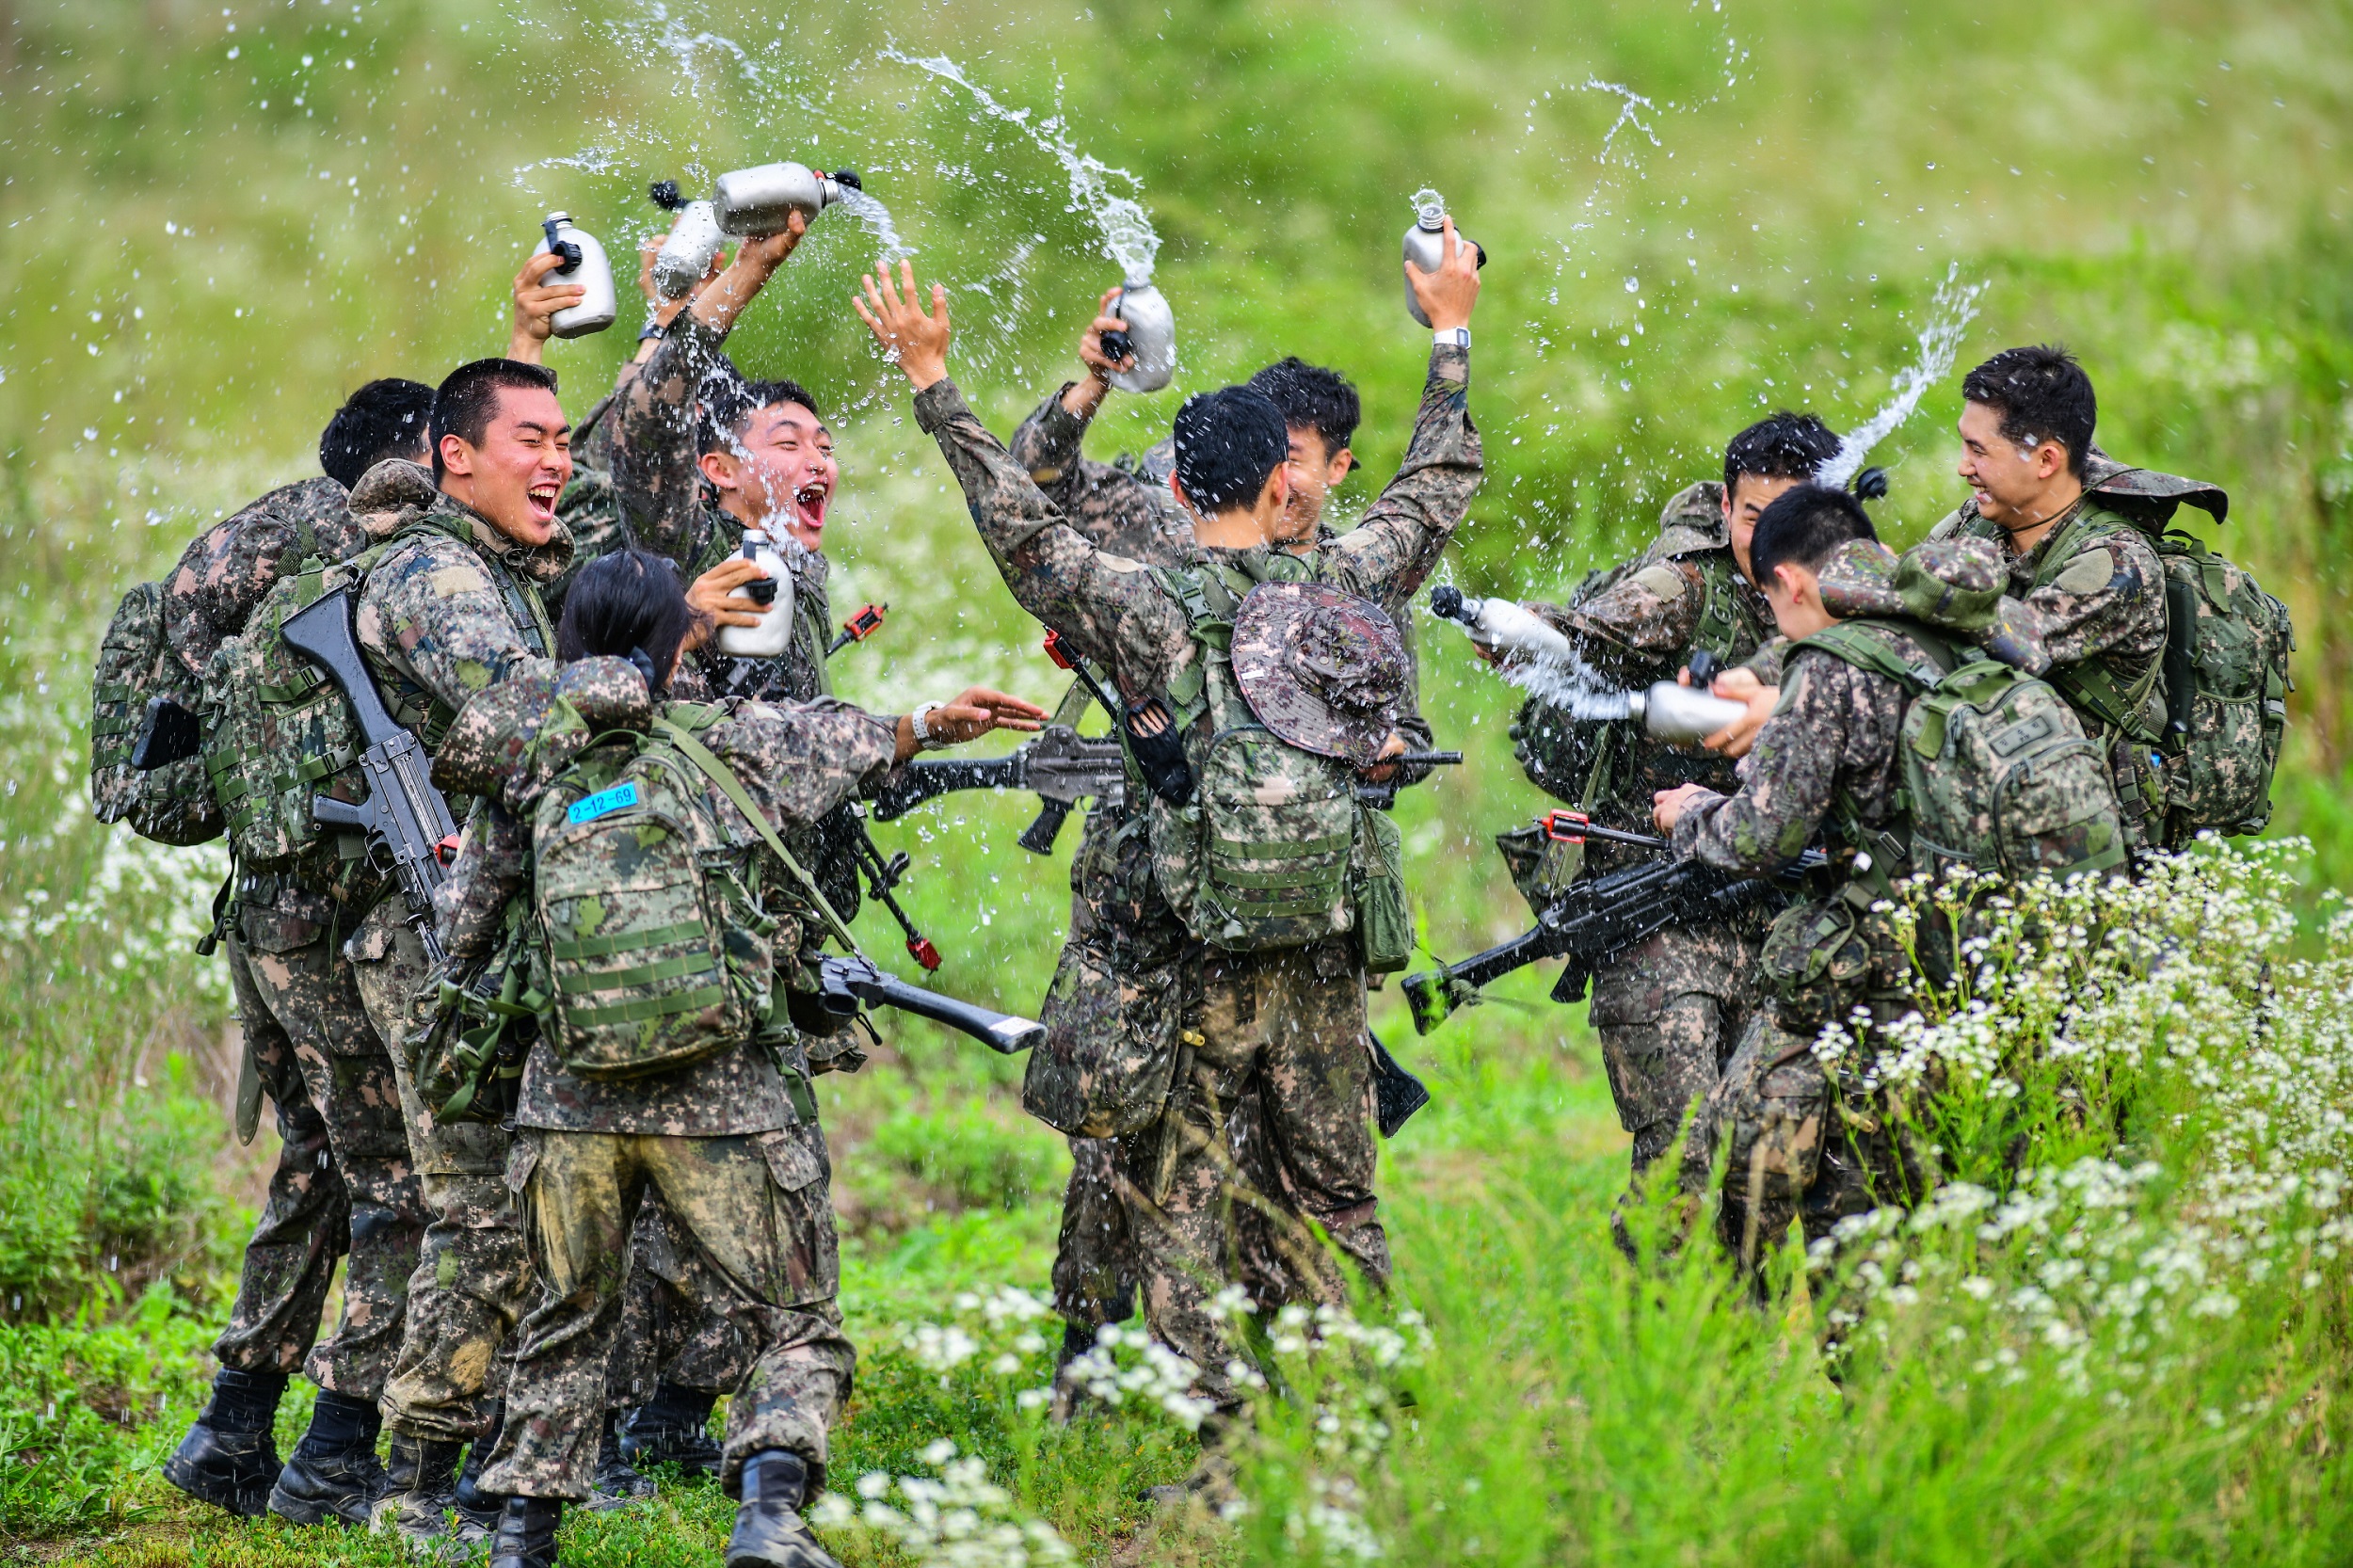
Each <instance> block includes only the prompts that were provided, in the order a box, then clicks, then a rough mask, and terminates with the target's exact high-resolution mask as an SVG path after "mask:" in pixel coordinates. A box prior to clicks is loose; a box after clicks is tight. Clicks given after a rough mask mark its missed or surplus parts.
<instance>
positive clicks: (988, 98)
mask: <svg viewBox="0 0 2353 1568" xmlns="http://www.w3.org/2000/svg"><path fill="white" fill-rule="evenodd" d="M881 57H882V58H883V59H886V60H896V61H897V62H898V63H900V64H901V65H911V66H913V67H915V68H916V69H917V70H918V71H922V72H929V73H930V74H932V75H934V76H936V77H938V78H939V79H940V80H941V81H944V82H952V83H953V84H954V85H955V86H957V87H960V88H963V89H964V90H965V91H966V92H968V93H970V94H971V95H972V102H974V103H975V104H979V105H980V106H981V109H982V111H983V112H984V113H985V114H987V115H988V116H989V117H990V118H992V119H995V120H1002V121H1004V122H1005V123H1006V124H1008V125H1010V126H1012V127H1013V128H1014V129H1015V130H1016V131H1019V132H1020V133H1021V134H1022V135H1023V136H1027V137H1029V139H1030V140H1031V141H1032V143H1034V144H1035V145H1036V146H1037V148H1038V150H1039V151H1040V152H1044V153H1046V154H1047V155H1048V157H1050V158H1052V159H1053V160H1054V161H1055V162H1056V163H1059V164H1060V165H1062V168H1063V173H1064V176H1065V177H1067V178H1068V180H1069V182H1070V200H1071V201H1072V203H1073V205H1074V206H1076V207H1077V208H1078V209H1080V210H1081V211H1083V212H1084V213H1086V215H1087V216H1089V217H1092V218H1093V219H1094V220H1095V227H1096V229H1097V230H1098V231H1099V232H1101V233H1102V236H1103V254H1104V255H1105V256H1108V257H1109V258H1111V260H1112V261H1113V262H1115V263H1117V264H1118V265H1119V267H1120V275H1121V277H1122V279H1123V280H1126V281H1128V282H1136V283H1145V282H1149V281H1151V280H1152V266H1153V263H1154V262H1155V260H1156V259H1157V258H1158V257H1159V255H1160V233H1159V232H1158V231H1156V230H1155V229H1154V228H1153V227H1152V216H1151V215H1150V214H1149V213H1147V212H1145V211H1144V206H1143V204H1142V203H1141V202H1139V201H1137V200H1135V199H1134V197H1131V196H1120V195H1117V194H1115V193H1113V191H1112V181H1114V180H1118V181H1124V182H1125V183H1126V184H1127V185H1128V189H1129V190H1131V191H1134V192H1136V193H1137V194H1139V195H1140V194H1142V192H1143V190H1144V182H1143V181H1142V180H1140V179H1138V178H1137V177H1136V176H1135V175H1133V174H1130V173H1128V171H1127V170H1126V169H1124V168H1112V167H1111V166H1110V165H1108V164H1105V163H1104V162H1103V161H1102V160H1100V159H1099V158H1096V157H1093V156H1090V155H1089V154H1087V153H1084V152H1080V151H1079V149H1078V147H1077V146H1076V145H1075V144H1073V143H1072V141H1071V140H1070V136H1069V134H1068V121H1067V120H1065V119H1064V117H1063V116H1062V115H1061V114H1059V113H1057V114H1055V115H1053V116H1051V117H1049V118H1048V119H1046V120H1040V121H1038V122H1037V123H1036V124H1032V123H1031V121H1030V117H1031V111H1030V110H1028V109H1012V108H1007V107H1006V106H1005V105H1004V104H1000V103H999V102H998V101H997V100H996V98H995V97H994V96H993V95H991V94H990V92H989V91H988V89H987V88H984V87H982V86H980V85H979V84H978V83H976V82H974V81H973V80H972V79H971V78H970V77H968V76H967V75H966V74H965V73H964V70H963V68H962V67H961V66H959V65H957V64H956V62H955V61H953V60H952V59H950V58H948V57H947V56H944V55H935V56H931V57H929V58H927V59H919V58H918V57H916V56H913V55H908V54H904V53H902V52H901V51H900V50H899V49H898V48H897V47H896V46H895V45H893V46H886V47H885V48H884V49H883V50H882V52H881Z"/></svg>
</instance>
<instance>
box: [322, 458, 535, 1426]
mask: <svg viewBox="0 0 2353 1568" xmlns="http://www.w3.org/2000/svg"><path fill="white" fill-rule="evenodd" d="M387 470H392V472H387ZM353 507H354V509H355V511H359V512H361V513H370V512H373V513H376V514H377V516H378V517H379V518H380V519H381V522H380V523H378V522H376V520H374V519H372V520H371V522H372V526H376V527H377V529H378V532H380V533H382V534H385V535H389V534H391V533H393V532H395V531H412V532H410V533H409V536H408V537H407V538H404V539H401V540H399V541H397V542H396V543H394V544H393V546H392V548H391V549H390V550H389V551H387V552H386V553H385V554H384V555H383V556H382V557H381V558H380V559H379V560H378V561H377V562H376V566H375V568H374V569H372V570H371V571H370V572H369V573H368V578H367V583H366V585H365V586H364V587H363V588H362V590H361V592H360V601H359V607H358V612H357V616H356V624H357V628H358V633H359V641H360V651H361V653H362V655H363V656H364V657H365V658H366V660H367V663H368V667H369V670H370V672H371V673H372V674H373V675H374V676H375V677H376V684H377V686H378V688H379V689H380V690H381V691H382V692H383V694H384V699H385V702H386V704H387V705H388V706H390V707H391V709H392V713H393V716H394V717H395V718H397V719H399V720H400V722H401V723H403V724H405V725H407V726H408V727H409V728H411V729H413V730H415V731H416V732H417V734H418V735H419V737H420V738H421V739H422V740H423V741H424V743H425V744H426V745H427V746H428V747H436V746H438V745H439V744H440V740H441V737H442V733H443V731H444V730H445V729H446V728H447V727H448V725H449V722H450V719H451V718H452V717H453V716H454V715H455V714H456V712H457V710H458V709H460V708H461V707H463V706H464V704H465V702H466V699H467V698H468V697H470V696H472V695H473V694H474V693H475V692H477V691H480V690H481V689H482V688H483V687H485V686H488V685H489V684H490V683H491V682H493V681H496V680H503V679H504V678H506V677H508V676H510V675H514V674H518V673H521V672H523V671H526V670H529V669H531V668H534V667H536V666H538V665H539V664H541V663H542V662H543V661H546V660H547V659H549V658H550V657H551V656H552V653H553V651H554V650H553V641H554V638H553V634H552V632H551V631H550V630H549V628H548V625H547V618H546V612H545V610H544V609H543V608H542V607H541V605H540V602H539V596H538V589H537V584H540V583H544V582H548V581H551V580H552V579H553V578H554V577H556V576H557V575H558V574H559V573H560V572H561V571H562V570H563V568H564V567H565V565H566V564H567V562H568V560H569V559H570V555H571V539H570V536H568V534H566V533H565V532H564V531H563V530H562V529H561V528H559V529H558V530H557V531H556V534H555V536H554V537H553V538H552V540H550V541H549V542H548V543H547V544H545V545H541V546H539V547H537V548H536V549H525V548H524V547H522V546H520V545H517V544H516V543H514V542H513V541H512V540H510V539H508V538H507V537H506V536H504V535H502V534H500V533H499V532H498V531H497V530H496V529H495V528H493V527H491V526H490V524H489V523H488V522H487V521H485V520H482V519H481V518H480V517H479V516H477V515H476V514H474V513H473V512H472V511H471V510H469V509H468V508H466V507H465V506H463V505H461V504H459V503H457V502H456V501H454V500H452V499H451V498H449V497H448V496H446V495H443V494H441V493H440V491H439V490H438V489H436V488H434V485H433V480H432V476H431V474H430V473H429V472H426V471H425V470H424V469H422V468H419V467H417V466H415V465H413V464H400V465H397V466H395V465H391V464H387V465H382V466H379V467H378V468H377V469H376V470H374V471H371V472H370V473H369V475H368V477H367V479H366V480H364V481H362V482H361V485H360V489H359V491H358V492H356V493H355V495H354V497H353ZM468 804H469V803H468V802H467V801H465V800H464V799H463V798H458V799H453V800H452V801H451V803H450V805H451V810H452V812H453V814H456V815H457V816H460V817H463V816H464V815H465V813H466V810H467V808H468ZM344 952H346V953H348V954H349V955H350V957H351V959H352V961H353V965H354V968H355V969H356V971H357V976H358V979H359V984H360V998H361V1000H362V1001H363V1002H364V1003H365V1005H366V1007H367V1012H368V1016H369V1017H370V1018H371V1019H373V1020H374V1021H375V1023H376V1029H377V1032H379V1033H380V1034H382V1035H383V1036H384V1038H385V1039H386V1041H387V1042H388V1043H389V1044H390V1045H391V1046H392V1062H393V1068H394V1071H395V1072H396V1074H397V1075H398V1078H399V1084H400V1100H401V1110H402V1113H403V1115H404V1116H405V1117H406V1119H407V1121H408V1145H409V1148H410V1150H411V1152H412V1154H413V1156H414V1158H415V1160H416V1164H417V1170H418V1174H419V1176H421V1177H422V1179H423V1181H424V1204H425V1209H426V1212H427V1214H428V1215H429V1216H430V1222H431V1223H430V1224H428V1225H427V1227H426V1230H425V1235H424V1249H423V1254H422V1256H421V1257H420V1258H419V1260H418V1264H417V1268H416V1272H415V1273H414V1274H413V1275H412V1276H411V1278H410V1280H409V1283H408V1329H407V1333H406V1335H405V1336H404V1337H403V1340H402V1343H401V1351H400V1359H399V1362H398V1364H397V1365H396V1366H395V1367H394V1368H393V1371H392V1378H391V1380H390V1382H389V1383H387V1384H386V1385H385V1389H384V1399H383V1405H384V1414H385V1417H386V1419H387V1421H388V1422H389V1423H390V1424H391V1426H392V1430H393V1431H394V1432H399V1433H402V1434H405V1435H407V1436H409V1437H416V1438H423V1439H430V1440H436V1441H441V1442H458V1441H463V1440H465V1439H467V1438H471V1437H473V1436H476V1435H478V1434H480V1432H482V1431H483V1430H484V1428H485V1426H486V1425H487V1423H488V1408H487V1405H486V1403H485V1395H486V1392H489V1391H491V1390H492V1389H493V1387H494V1384H493V1379H494V1377H495V1364H496V1362H497V1359H498V1355H499V1352H500V1347H501V1346H502V1345H503V1344H504V1341H505V1340H506V1337H507V1336H508V1334H509V1333H510V1332H511V1330H512V1329H513V1327H514V1325H515V1322H516V1320H517V1319H518V1318H520V1315H521V1313H522V1310H523V1307H524V1305H525V1300H524V1292H525V1288H526V1287H527V1285H528V1284H529V1279H530V1264H529V1260H528V1258H527V1256H526V1254H525V1250H524V1245H523V1238H522V1233H521V1228H520V1223H519V1221H518V1220H517V1217H516V1213H515V1206H514V1203H513V1201H512V1199H511V1197H510V1195H509V1193H508V1190H507V1183H506V1180H505V1176H506V1169H507V1159H508V1147H507V1145H508V1144H509V1142H510V1140H509V1138H508V1136H507V1135H506V1134H505V1133H504V1132H502V1131H500V1130H499V1129H498V1128H495V1127H489V1126H485V1125H481V1124H473V1123H469V1124H465V1125H453V1126H437V1125H436V1124H435V1122H434V1120H433V1116H432V1114H431V1112H428V1111H426V1109H425V1107H424V1101H423V1100H421V1099H420V1098H419V1097H418V1096H417V1089H416V1084H415V1082H414V1080H413V1079H412V1077H411V1068H410V1063H409V1060H408V1042H407V1034H408V1027H409V1020H410V1018H411V1013H410V1003H411V1001H412V1000H413V998H414V996H415V993H416V991H417V989H418V987H419V985H420V984H422V983H423V982H424V978H425V975H426V970H427V964H426V960H425V955H424V944H423V942H422V941H421V940H420V939H419V938H418V936H417V934H416V932H415V931H414V930H413V929H411V928H410V927H409V925H408V923H407V910H406V906H405V905H404V904H403V903H402V901H401V900H400V899H398V898H396V897H393V898H387V899H384V900H383V901H381V902H380V903H378V904H376V907H375V908H374V909H372V910H371V911H369V913H368V915H367V918H366V919H365V920H362V921H361V922H360V927H359V930H358V931H357V933H356V934H354V935H353V936H352V937H351V939H350V941H349V942H348V943H346V944H345V946H344Z"/></svg>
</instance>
